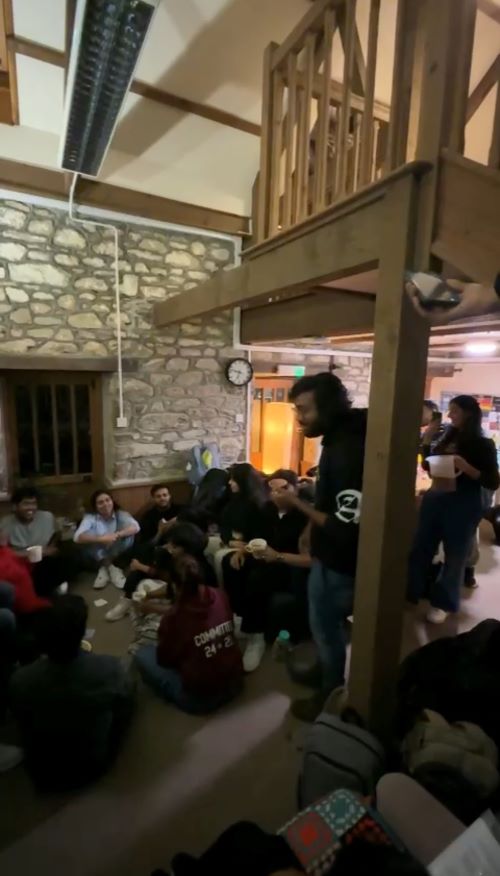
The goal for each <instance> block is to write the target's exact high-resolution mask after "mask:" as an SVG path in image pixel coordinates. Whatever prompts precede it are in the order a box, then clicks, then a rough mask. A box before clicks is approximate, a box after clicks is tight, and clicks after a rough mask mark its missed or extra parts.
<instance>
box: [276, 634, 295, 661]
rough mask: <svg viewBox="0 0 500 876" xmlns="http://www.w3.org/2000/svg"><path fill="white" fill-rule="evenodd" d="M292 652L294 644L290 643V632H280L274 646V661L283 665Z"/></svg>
mask: <svg viewBox="0 0 500 876" xmlns="http://www.w3.org/2000/svg"><path fill="white" fill-rule="evenodd" d="M291 650H292V643H291V641H290V633H289V632H288V630H280V631H279V633H278V636H277V638H276V639H275V642H274V645H273V657H274V659H275V660H277V661H278V662H279V663H283V662H284V661H285V660H286V655H287V654H288V652H289V651H291Z"/></svg>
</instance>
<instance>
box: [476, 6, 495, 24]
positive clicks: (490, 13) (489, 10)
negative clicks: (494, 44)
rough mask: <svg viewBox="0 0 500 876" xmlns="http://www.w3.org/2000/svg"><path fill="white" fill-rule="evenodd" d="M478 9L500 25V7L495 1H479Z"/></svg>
mask: <svg viewBox="0 0 500 876" xmlns="http://www.w3.org/2000/svg"><path fill="white" fill-rule="evenodd" d="M477 8H478V9H479V11H480V12H484V14H485V15H488V16H489V17H490V18H492V19H493V21H496V22H497V23H498V24H500V6H497V4H496V3H494V2H493V0H477Z"/></svg>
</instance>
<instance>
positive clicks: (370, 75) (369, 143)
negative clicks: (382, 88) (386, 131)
mask: <svg viewBox="0 0 500 876" xmlns="http://www.w3.org/2000/svg"><path fill="white" fill-rule="evenodd" d="M379 18H380V0H371V3H370V18H369V22H368V50H367V57H366V64H367V71H366V76H365V91H364V95H365V96H364V101H365V107H364V111H363V118H362V123H361V154H360V157H359V165H360V167H359V181H360V184H361V185H366V184H367V183H368V182H369V181H370V178H371V164H372V157H373V133H374V129H373V126H374V118H373V103H374V99H375V76H376V72H377V46H378V26H379ZM351 100H352V96H351ZM356 183H357V174H355V179H354V185H355V186H356Z"/></svg>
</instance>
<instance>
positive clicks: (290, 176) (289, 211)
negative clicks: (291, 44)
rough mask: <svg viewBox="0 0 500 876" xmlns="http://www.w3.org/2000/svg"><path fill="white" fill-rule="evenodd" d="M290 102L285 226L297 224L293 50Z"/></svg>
mask: <svg viewBox="0 0 500 876" xmlns="http://www.w3.org/2000/svg"><path fill="white" fill-rule="evenodd" d="M286 84H287V87H288V102H287V111H286V140H285V191H284V195H283V217H282V221H281V224H282V226H283V228H289V227H290V225H293V224H295V210H296V204H297V198H296V197H295V195H294V193H295V192H296V182H297V172H296V170H295V167H296V152H297V150H296V147H295V143H296V136H295V134H296V131H295V126H296V123H297V55H296V54H295V52H291V53H290V54H289V56H288V59H287V82H286Z"/></svg>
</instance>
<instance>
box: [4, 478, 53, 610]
mask: <svg viewBox="0 0 500 876" xmlns="http://www.w3.org/2000/svg"><path fill="white" fill-rule="evenodd" d="M11 502H12V514H8V515H7V516H6V517H3V518H2V520H0V535H1V536H2V543H6V544H7V545H8V546H9V547H10V548H11V549H12V550H13V551H14V553H16V554H17V555H18V556H19V557H22V558H23V559H24V560H25V561H26V562H27V563H28V564H29V565H30V569H31V576H32V579H33V584H34V586H35V590H36V592H37V594H38V595H39V596H41V597H48V596H51V595H52V594H53V593H54V592H56V591H57V592H59V593H66V591H67V589H68V577H69V575H68V571H69V569H68V563H67V560H64V559H63V558H62V557H61V554H60V548H59V537H58V534H57V532H56V521H55V518H54V515H53V514H52V513H51V512H50V511H42V510H40V508H39V504H40V496H39V494H38V491H37V490H36V489H35V488H34V487H29V486H27V487H20V488H19V489H18V490H16V491H15V492H14V493H13V495H12V499H11ZM35 547H38V548H39V549H41V556H40V553H39V555H38V557H35V556H34V554H33V552H32V551H30V548H35Z"/></svg>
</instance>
